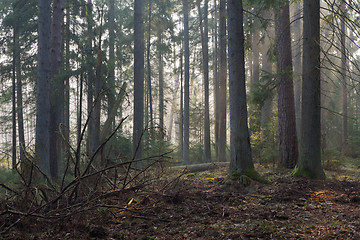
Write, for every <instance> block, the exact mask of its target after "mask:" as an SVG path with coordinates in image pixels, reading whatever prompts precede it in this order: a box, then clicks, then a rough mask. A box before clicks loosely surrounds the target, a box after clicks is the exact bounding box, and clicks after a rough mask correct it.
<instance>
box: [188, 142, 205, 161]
mask: <svg viewBox="0 0 360 240" xmlns="http://www.w3.org/2000/svg"><path fill="white" fill-rule="evenodd" d="M189 151H190V153H189V158H190V162H191V163H192V164H196V163H202V162H203V159H204V146H203V144H202V143H195V144H192V145H191V146H190V150H189Z"/></svg>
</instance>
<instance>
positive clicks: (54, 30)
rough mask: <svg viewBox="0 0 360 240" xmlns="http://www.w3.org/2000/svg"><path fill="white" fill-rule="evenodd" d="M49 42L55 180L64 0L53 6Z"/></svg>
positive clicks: (59, 142) (60, 112) (55, 175)
mask: <svg viewBox="0 0 360 240" xmlns="http://www.w3.org/2000/svg"><path fill="white" fill-rule="evenodd" d="M52 12H53V16H52V24H51V40H50V49H51V50H50V91H51V92H50V175H51V177H52V178H53V179H57V178H58V175H59V170H60V162H61V157H62V156H63V150H62V137H61V133H60V131H61V129H60V128H62V126H61V124H62V123H63V119H62V117H63V111H64V99H63V97H64V95H63V93H64V81H63V78H61V77H59V72H60V65H61V58H62V32H63V23H64V0H55V1H54V4H53V11H52Z"/></svg>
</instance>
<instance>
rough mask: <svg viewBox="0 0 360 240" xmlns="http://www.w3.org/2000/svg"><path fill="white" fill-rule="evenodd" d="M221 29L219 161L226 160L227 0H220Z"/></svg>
mask: <svg viewBox="0 0 360 240" xmlns="http://www.w3.org/2000/svg"><path fill="white" fill-rule="evenodd" d="M228 6H229V5H228ZM219 10H220V29H219V34H220V35H219V41H220V42H219V52H220V56H219V58H220V65H219V105H218V107H219V110H218V113H219V131H218V134H219V148H218V154H219V159H218V161H219V162H226V105H227V104H226V90H227V87H226V80H227V79H226V75H227V59H226V0H220V9H219Z"/></svg>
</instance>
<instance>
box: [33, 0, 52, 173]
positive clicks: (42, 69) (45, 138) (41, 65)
mask: <svg viewBox="0 0 360 240" xmlns="http://www.w3.org/2000/svg"><path fill="white" fill-rule="evenodd" d="M50 12H51V11H50V0H39V21H38V34H39V36H38V38H39V40H38V45H39V48H38V76H37V84H36V86H37V89H36V129H35V155H36V157H37V159H38V161H39V167H40V169H41V170H42V171H43V172H44V173H45V174H49V173H50V164H49V158H50V154H49V148H50V146H49V140H50V139H49V121H50V22H51V17H50Z"/></svg>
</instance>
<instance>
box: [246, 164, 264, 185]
mask: <svg viewBox="0 0 360 240" xmlns="http://www.w3.org/2000/svg"><path fill="white" fill-rule="evenodd" d="M245 175H246V176H248V177H249V178H251V179H253V180H255V181H258V182H261V183H269V182H270V181H269V180H268V179H265V178H263V177H262V176H260V174H259V173H258V172H257V171H256V170H255V168H248V169H246V171H245Z"/></svg>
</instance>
